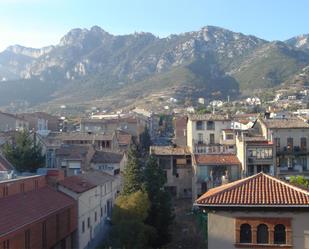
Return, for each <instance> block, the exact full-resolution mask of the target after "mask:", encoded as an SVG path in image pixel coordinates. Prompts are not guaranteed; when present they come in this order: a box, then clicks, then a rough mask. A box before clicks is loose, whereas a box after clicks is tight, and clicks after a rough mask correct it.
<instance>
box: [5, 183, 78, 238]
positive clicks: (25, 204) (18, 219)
mask: <svg viewBox="0 0 309 249" xmlns="http://www.w3.org/2000/svg"><path fill="white" fill-rule="evenodd" d="M74 204H75V201H74V200H73V199H72V198H71V197H69V196H67V195H65V194H62V193H60V192H57V191H56V190H54V189H52V188H50V187H44V188H41V189H38V190H35V191H31V192H27V193H21V194H16V195H11V196H8V197H4V198H1V199H0V210H1V215H0V237H1V236H3V235H5V234H7V233H10V232H12V231H13V230H15V229H18V228H21V227H23V226H25V225H27V224H29V223H32V222H35V221H36V220H39V219H42V218H44V217H47V216H49V215H50V214H52V213H55V212H57V211H59V210H61V209H63V208H66V207H69V206H71V205H74Z"/></svg>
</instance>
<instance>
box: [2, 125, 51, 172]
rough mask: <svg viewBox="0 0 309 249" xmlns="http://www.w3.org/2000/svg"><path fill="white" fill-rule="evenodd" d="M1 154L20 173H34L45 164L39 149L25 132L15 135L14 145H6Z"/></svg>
mask: <svg viewBox="0 0 309 249" xmlns="http://www.w3.org/2000/svg"><path fill="white" fill-rule="evenodd" d="M3 152H4V155H5V157H6V158H7V159H8V160H9V161H10V163H12V164H13V166H14V167H15V168H16V170H18V171H20V172H35V171H36V170H37V169H38V168H40V167H43V166H44V164H45V157H44V156H43V155H42V149H41V147H40V146H39V145H37V144H35V143H34V141H33V140H32V139H31V137H30V134H29V132H27V131H22V132H19V133H17V134H16V136H15V138H14V143H12V144H6V145H5V146H4V150H3Z"/></svg>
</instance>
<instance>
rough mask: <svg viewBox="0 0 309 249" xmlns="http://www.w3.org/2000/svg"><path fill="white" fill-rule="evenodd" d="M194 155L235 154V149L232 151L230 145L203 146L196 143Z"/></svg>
mask: <svg viewBox="0 0 309 249" xmlns="http://www.w3.org/2000/svg"><path fill="white" fill-rule="evenodd" d="M194 153H197V154H235V153H236V150H235V148H233V149H231V148H229V146H228V145H221V144H214V145H209V144H203V143H195V144H194Z"/></svg>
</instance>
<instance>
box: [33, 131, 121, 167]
mask: <svg viewBox="0 0 309 249" xmlns="http://www.w3.org/2000/svg"><path fill="white" fill-rule="evenodd" d="M36 141H37V143H38V144H40V145H41V147H42V153H43V154H44V155H45V158H46V167H48V168H55V167H57V162H56V150H57V149H59V148H60V147H61V146H62V145H72V146H89V145H93V146H94V147H95V149H98V150H117V149H118V148H119V146H118V143H117V140H116V136H115V134H93V133H91V132H89V133H81V132H50V133H49V134H48V135H46V136H42V135H41V134H37V136H36Z"/></svg>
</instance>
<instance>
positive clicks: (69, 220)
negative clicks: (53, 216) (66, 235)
mask: <svg viewBox="0 0 309 249" xmlns="http://www.w3.org/2000/svg"><path fill="white" fill-rule="evenodd" d="M70 230H71V209H68V211H67V231H68V232H70Z"/></svg>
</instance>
